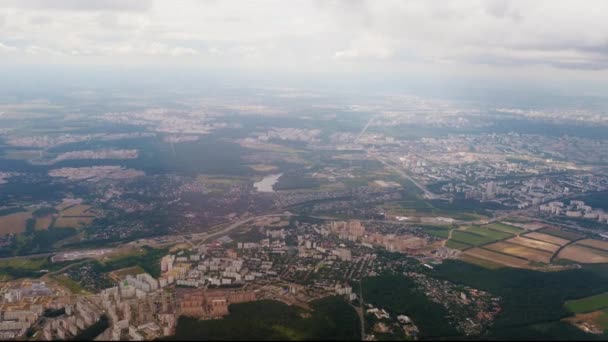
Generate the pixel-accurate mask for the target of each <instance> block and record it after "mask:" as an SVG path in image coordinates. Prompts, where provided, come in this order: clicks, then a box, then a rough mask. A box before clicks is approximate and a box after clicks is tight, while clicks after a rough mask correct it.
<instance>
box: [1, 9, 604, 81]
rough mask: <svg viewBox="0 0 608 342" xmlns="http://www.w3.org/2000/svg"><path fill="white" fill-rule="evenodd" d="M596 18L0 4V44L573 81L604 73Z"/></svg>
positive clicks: (133, 59)
mask: <svg viewBox="0 0 608 342" xmlns="http://www.w3.org/2000/svg"><path fill="white" fill-rule="evenodd" d="M606 13H608V1H605V0H588V1H586V2H585V5H584V6H583V5H579V4H578V3H576V2H574V0H572V1H570V0H535V1H525V0H510V1H509V0H459V1H450V0H445V1H428V0H408V1H403V0H383V1H372V0H356V1H355V0H314V1H312V0H289V1H284V0H251V1H243V2H236V1H212V0H209V1H197V0H182V1H179V3H175V2H173V1H152V0H140V1H138V0H97V1H96V0H0V26H2V30H0V42H3V43H4V44H5V48H3V49H2V50H3V51H7V49H9V48H11V47H12V48H13V49H12V50H11V51H12V54H14V55H15V56H17V55H18V54H20V53H22V54H24V55H29V56H40V57H39V58H42V56H43V55H44V54H43V53H40V51H44V49H47V50H48V51H54V52H55V53H56V54H57V56H73V57H72V59H71V60H70V62H75V63H77V62H83V63H86V62H87V61H88V59H90V58H93V57H94V58H97V59H96V61H105V62H106V63H108V64H112V63H116V62H117V61H118V60H120V62H121V63H123V62H124V63H134V64H136V63H139V62H142V61H145V60H146V59H147V58H149V59H150V60H154V61H156V62H158V61H161V62H162V63H163V64H165V63H164V62H163V60H162V58H167V61H166V62H167V63H168V64H169V63H179V61H182V60H184V61H186V60H187V61H192V62H193V63H201V64H202V65H212V66H227V67H231V68H233V67H240V66H250V65H254V66H255V67H258V68H275V67H281V68H292V69H294V70H301V69H303V68H306V67H309V68H325V69H327V70H334V69H339V68H342V67H344V68H348V70H354V69H355V68H353V66H356V69H357V70H359V69H361V70H364V69H368V70H376V69H377V68H378V67H379V66H382V68H385V69H386V70H389V71H399V70H407V69H408V68H409V69H417V68H419V67H421V66H422V67H425V68H427V69H428V70H433V69H434V68H435V67H437V66H441V67H443V68H448V67H449V68H452V69H453V70H456V71H459V70H462V69H467V70H473V71H475V70H474V69H476V68H477V69H478V70H482V69H484V70H485V69H486V68H494V69H496V70H505V69H514V68H522V69H526V71H528V70H530V68H531V69H534V70H539V71H538V72H539V73H540V72H544V68H546V67H550V68H553V69H555V70H556V72H559V71H561V70H575V71H580V72H584V71H585V70H589V71H597V70H600V71H601V70H608V63H607V58H608V57H607V56H608V21H607V20H605V14H606ZM2 18H4V19H2ZM118 57H119V58H118ZM32 58H34V57H32ZM66 58H67V57H66ZM15 61H18V58H15ZM42 61H44V60H42ZM541 69H543V70H541ZM479 72H482V71H479ZM589 74H591V73H589Z"/></svg>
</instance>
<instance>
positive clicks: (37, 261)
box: [0, 258, 47, 270]
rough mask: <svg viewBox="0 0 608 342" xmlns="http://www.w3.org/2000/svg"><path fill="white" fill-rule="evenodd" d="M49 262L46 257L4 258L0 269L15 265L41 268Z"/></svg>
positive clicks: (20, 267) (24, 267) (0, 263)
mask: <svg viewBox="0 0 608 342" xmlns="http://www.w3.org/2000/svg"><path fill="white" fill-rule="evenodd" d="M46 263H47V259H46V258H31V259H25V258H23V259H3V260H0V269H2V268H7V267H14V268H19V269H23V270H40V269H42V268H44V266H45V265H46Z"/></svg>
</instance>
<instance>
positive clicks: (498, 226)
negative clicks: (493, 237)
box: [484, 223, 524, 234]
mask: <svg viewBox="0 0 608 342" xmlns="http://www.w3.org/2000/svg"><path fill="white" fill-rule="evenodd" d="M484 227H486V228H490V229H494V230H499V231H501V232H504V233H509V234H519V233H521V232H523V231H524V229H521V228H518V227H515V226H511V225H508V224H504V223H490V224H487V225H485V226H484Z"/></svg>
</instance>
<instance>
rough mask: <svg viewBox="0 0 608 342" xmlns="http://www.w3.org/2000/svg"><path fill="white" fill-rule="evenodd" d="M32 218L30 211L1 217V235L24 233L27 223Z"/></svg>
mask: <svg viewBox="0 0 608 342" xmlns="http://www.w3.org/2000/svg"><path fill="white" fill-rule="evenodd" d="M31 217H32V213H31V212H29V211H24V212H20V213H14V214H10V215H5V216H0V235H6V234H11V233H23V232H24V231H25V227H26V221H27V219H29V218H31Z"/></svg>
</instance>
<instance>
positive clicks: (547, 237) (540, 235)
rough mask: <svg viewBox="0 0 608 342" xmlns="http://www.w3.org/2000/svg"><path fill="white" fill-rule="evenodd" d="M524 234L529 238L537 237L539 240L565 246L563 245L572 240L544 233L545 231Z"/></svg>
mask: <svg viewBox="0 0 608 342" xmlns="http://www.w3.org/2000/svg"><path fill="white" fill-rule="evenodd" d="M524 236H525V237H527V238H531V239H537V240H541V241H545V242H548V243H552V244H556V245H560V246H563V245H565V244H567V243H568V242H570V241H569V240H566V239H562V238H559V237H557V236H553V235H549V234H543V233H536V232H534V233H528V234H526V235H524Z"/></svg>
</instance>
